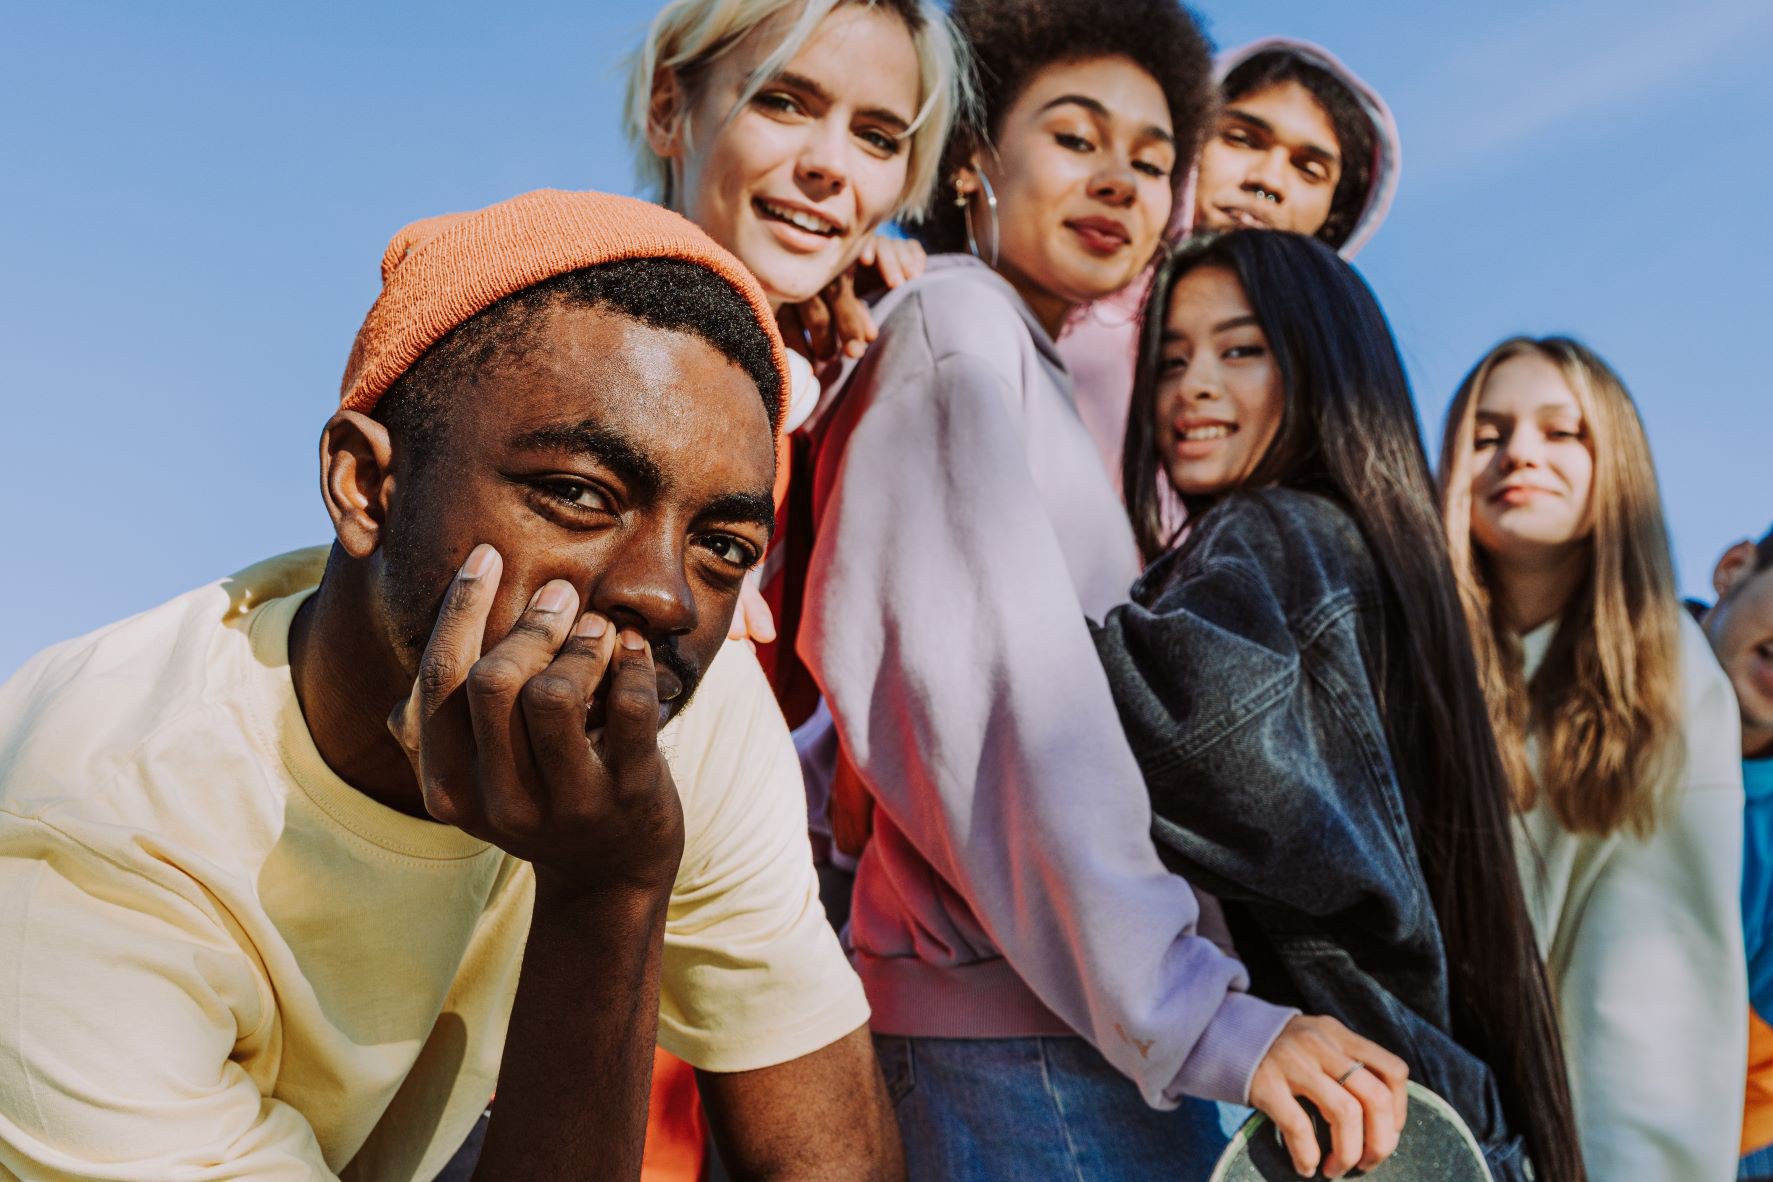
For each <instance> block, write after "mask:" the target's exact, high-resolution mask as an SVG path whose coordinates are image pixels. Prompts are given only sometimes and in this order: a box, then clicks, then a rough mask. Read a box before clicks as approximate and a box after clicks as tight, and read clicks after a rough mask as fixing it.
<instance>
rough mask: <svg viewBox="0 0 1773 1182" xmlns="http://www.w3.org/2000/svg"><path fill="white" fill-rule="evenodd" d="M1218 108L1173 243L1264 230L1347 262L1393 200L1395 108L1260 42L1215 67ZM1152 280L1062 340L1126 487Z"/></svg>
mask: <svg viewBox="0 0 1773 1182" xmlns="http://www.w3.org/2000/svg"><path fill="white" fill-rule="evenodd" d="M1213 71H1214V75H1215V77H1216V80H1217V82H1218V87H1219V96H1220V100H1221V106H1220V109H1219V113H1218V115H1217V118H1216V122H1215V124H1214V127H1213V130H1212V132H1211V133H1210V134H1209V135H1208V136H1207V139H1206V142H1205V143H1204V144H1203V145H1202V146H1201V150H1200V155H1199V157H1198V158H1197V160H1196V162H1195V166H1194V168H1193V169H1192V170H1191V171H1185V172H1179V173H1178V174H1177V175H1176V178H1175V180H1176V190H1177V192H1176V212H1175V215H1174V216H1173V217H1171V219H1170V227H1169V228H1170V233H1171V235H1172V236H1174V235H1180V234H1182V233H1184V232H1186V231H1187V230H1188V229H1189V228H1190V227H1193V228H1195V229H1203V230H1228V229H1233V228H1236V227H1238V226H1259V227H1264V228H1266V229H1271V230H1291V231H1293V232H1294V233H1297V234H1310V235H1313V236H1315V237H1316V238H1317V239H1318V240H1319V241H1321V242H1324V243H1325V244H1327V245H1329V246H1330V247H1332V248H1334V249H1335V250H1336V251H1337V252H1338V253H1339V254H1341V255H1342V257H1343V258H1345V259H1352V258H1354V256H1355V255H1356V254H1357V253H1358V252H1359V251H1360V249H1361V247H1363V246H1365V245H1366V244H1367V243H1368V242H1369V241H1370V240H1371V239H1372V237H1373V235H1374V234H1375V233H1377V232H1378V230H1379V226H1380V224H1381V223H1383V222H1384V221H1385V215H1386V213H1387V212H1389V211H1390V209H1391V202H1392V198H1393V197H1394V196H1395V195H1396V193H1397V185H1398V176H1399V173H1400V171H1401V169H1402V167H1403V148H1402V143H1401V141H1400V140H1399V138H1398V132H1397V122H1396V120H1394V119H1393V118H1392V116H1391V108H1389V107H1387V106H1386V105H1385V100H1384V99H1383V98H1381V97H1380V96H1379V93H1378V92H1377V91H1375V90H1374V89H1373V88H1372V87H1370V86H1368V85H1367V84H1366V83H1365V82H1363V81H1362V80H1361V79H1360V78H1359V77H1358V76H1356V74H1355V73H1354V71H1353V70H1350V69H1349V68H1348V67H1347V66H1345V65H1343V64H1342V63H1341V62H1340V61H1338V60H1337V59H1336V57H1335V55H1333V54H1331V53H1330V51H1329V50H1327V49H1325V48H1323V47H1322V46H1320V45H1314V44H1313V43H1311V42H1309V41H1297V40H1294V39H1292V38H1290V37H1264V38H1262V39H1261V40H1259V41H1252V42H1250V43H1249V44H1248V45H1243V46H1240V47H1238V48H1236V49H1228V50H1226V51H1224V52H1223V53H1221V54H1220V55H1219V56H1218V58H1217V60H1216V61H1215V62H1214V63H1213ZM1149 287H1150V283H1149V278H1148V277H1147V278H1145V279H1142V280H1141V281H1140V282H1137V283H1134V284H1131V285H1129V286H1128V287H1127V288H1126V289H1125V290H1124V291H1122V292H1120V293H1119V294H1117V295H1115V296H1112V297H1110V298H1108V299H1105V300H1098V301H1095V302H1094V303H1091V304H1088V305H1086V306H1084V307H1082V308H1080V309H1079V310H1078V311H1077V312H1076V313H1074V314H1073V315H1072V316H1071V318H1070V320H1069V321H1068V322H1067V324H1066V328H1065V331H1064V334H1063V335H1062V336H1061V337H1060V338H1059V353H1060V355H1061V356H1063V357H1064V358H1065V363H1066V365H1067V366H1069V367H1070V369H1071V373H1072V382H1073V384H1074V385H1075V387H1076V393H1077V410H1078V414H1080V415H1082V416H1083V421H1084V425H1085V426H1087V427H1088V428H1089V429H1090V434H1091V435H1093V436H1094V437H1095V440H1096V446H1097V447H1098V448H1099V449H1100V450H1101V452H1102V458H1103V461H1104V462H1105V463H1106V464H1107V465H1108V468H1109V470H1110V472H1111V473H1112V475H1113V477H1114V481H1115V484H1116V487H1119V484H1120V480H1121V462H1120V461H1121V444H1122V441H1123V438H1124V436H1125V435H1126V425H1127V400H1128V398H1129V397H1130V395H1131V392H1132V388H1133V365H1134V355H1135V353H1136V346H1137V343H1138V341H1137V338H1138V334H1139V309H1140V305H1141V304H1142V303H1143V301H1144V298H1145V293H1146V292H1147V290H1149Z"/></svg>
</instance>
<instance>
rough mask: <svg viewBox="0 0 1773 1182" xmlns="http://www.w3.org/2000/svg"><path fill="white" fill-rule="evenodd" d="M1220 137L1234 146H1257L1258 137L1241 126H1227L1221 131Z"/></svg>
mask: <svg viewBox="0 0 1773 1182" xmlns="http://www.w3.org/2000/svg"><path fill="white" fill-rule="evenodd" d="M1219 138H1220V139H1222V140H1224V141H1225V142H1226V143H1228V144H1230V145H1231V146H1232V147H1234V148H1253V147H1255V146H1256V137H1255V136H1253V135H1251V134H1250V133H1249V132H1247V131H1245V130H1244V129H1243V128H1241V127H1227V128H1226V129H1225V130H1224V131H1222V132H1220V133H1219Z"/></svg>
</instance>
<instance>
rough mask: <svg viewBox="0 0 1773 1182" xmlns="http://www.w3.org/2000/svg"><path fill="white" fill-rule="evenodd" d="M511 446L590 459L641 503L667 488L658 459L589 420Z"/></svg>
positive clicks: (519, 438) (536, 432)
mask: <svg viewBox="0 0 1773 1182" xmlns="http://www.w3.org/2000/svg"><path fill="white" fill-rule="evenodd" d="M511 446H512V447H514V448H519V449H522V450H525V451H562V452H570V453H572V454H573V455H583V456H590V457H591V458H592V459H594V460H596V461H597V462H598V463H600V464H602V465H603V466H604V467H606V468H608V469H609V470H610V471H612V472H614V473H615V474H616V476H617V477H618V478H620V479H621V481H622V483H623V484H626V485H627V486H628V488H629V490H630V491H631V492H632V493H633V494H634V495H635V496H637V497H640V498H641V499H651V498H653V497H656V496H658V494H659V492H660V490H661V489H663V488H664V487H665V484H666V480H665V474H664V472H662V471H660V469H659V465H658V463H657V462H656V461H654V459H653V458H652V457H651V456H649V455H647V454H646V452H645V451H644V450H643V449H642V448H641V447H640V446H639V445H637V444H636V443H635V442H634V441H633V440H631V439H629V438H628V437H627V436H626V435H623V434H622V433H621V432H620V431H616V430H613V429H611V428H610V427H608V426H605V425H604V424H602V423H599V422H596V421H594V420H591V419H585V420H583V421H581V422H577V423H549V424H547V425H546V426H542V427H536V428H534V429H532V430H529V431H525V432H523V433H521V434H519V435H516V436H513V437H512V439H511Z"/></svg>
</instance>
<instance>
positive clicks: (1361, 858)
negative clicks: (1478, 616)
mask: <svg viewBox="0 0 1773 1182" xmlns="http://www.w3.org/2000/svg"><path fill="white" fill-rule="evenodd" d="M1132 600H1133V602H1132V603H1129V604H1125V605H1122V606H1121V607H1117V608H1115V609H1114V611H1112V612H1111V613H1110V614H1109V616H1108V618H1107V620H1106V621H1105V622H1104V624H1103V625H1102V626H1101V627H1099V628H1096V629H1094V632H1095V637H1096V646H1097V650H1098V652H1099V653H1100V655H1101V658H1102V663H1103V665H1104V666H1105V667H1106V669H1107V671H1108V679H1109V683H1110V685H1111V686H1112V688H1113V691H1114V697H1115V702H1116V704H1117V705H1118V707H1119V708H1120V716H1121V721H1122V724H1123V725H1124V727H1125V729H1126V733H1127V738H1128V740H1129V742H1130V744H1131V746H1132V749H1133V753H1134V755H1135V756H1136V757H1137V759H1138V761H1139V765H1140V768H1141V770H1142V771H1143V772H1144V775H1145V782H1146V787H1147V788H1148V789H1149V791H1150V794H1151V806H1152V813H1153V827H1154V836H1155V838H1156V841H1157V846H1158V850H1159V853H1160V854H1161V855H1162V856H1163V858H1164V861H1165V862H1166V863H1167V864H1168V865H1169V867H1170V868H1171V869H1172V870H1174V871H1175V872H1176V873H1178V874H1181V875H1182V876H1184V877H1185V878H1187V879H1188V881H1189V882H1190V883H1191V884H1192V885H1194V886H1196V887H1198V888H1200V889H1203V890H1206V891H1210V892H1212V893H1213V894H1215V895H1217V896H1218V897H1219V898H1220V899H1221V900H1222V901H1223V903H1224V906H1225V913H1226V919H1227V921H1228V922H1229V924H1230V928H1231V933H1232V939H1233V941H1234V943H1235V944H1236V947H1237V952H1238V955H1239V956H1240V957H1241V958H1242V959H1243V960H1244V962H1245V963H1246V964H1247V965H1248V966H1249V970H1250V976H1251V992H1252V993H1254V994H1256V995H1257V996H1259V997H1262V998H1264V999H1265V1000H1268V1001H1273V1002H1277V1003H1280V1004H1284V1005H1293V1006H1298V1007H1299V1008H1300V1009H1302V1010H1305V1011H1307V1012H1309V1013H1320V1014H1327V1015H1330V1016H1332V1017H1334V1018H1337V1019H1339V1020H1340V1021H1341V1022H1343V1023H1344V1024H1345V1025H1347V1026H1348V1027H1349V1028H1350V1029H1352V1030H1354V1031H1355V1032H1357V1033H1359V1034H1361V1035H1364V1036H1365V1037H1367V1038H1370V1039H1372V1040H1373V1041H1375V1042H1377V1043H1379V1044H1380V1045H1382V1046H1384V1047H1386V1048H1388V1049H1390V1050H1391V1051H1393V1052H1395V1053H1396V1054H1398V1055H1399V1056H1401V1057H1402V1058H1403V1059H1404V1060H1405V1061H1406V1062H1407V1063H1408V1064H1409V1067H1410V1075H1411V1078H1412V1079H1414V1080H1416V1081H1417V1082H1419V1083H1421V1084H1423V1085H1425V1086H1427V1087H1429V1088H1431V1089H1433V1090H1434V1091H1435V1092H1437V1093H1439V1094H1440V1095H1441V1096H1443V1097H1444V1098H1445V1099H1446V1100H1447V1101H1448V1102H1449V1103H1450V1104H1452V1105H1453V1107H1454V1108H1456V1109H1457V1110H1458V1111H1459V1113H1460V1115H1461V1116H1463V1117H1464V1118H1465V1121H1466V1123H1467V1124H1469V1125H1470V1126H1471V1129H1472V1132H1473V1134H1474V1135H1475V1136H1476V1137H1477V1139H1478V1141H1479V1142H1480V1144H1482V1145H1483V1146H1484V1150H1485V1155H1486V1156H1487V1157H1488V1158H1489V1159H1490V1167H1491V1170H1492V1171H1493V1172H1494V1173H1495V1175H1496V1177H1497V1178H1498V1179H1508V1178H1519V1177H1525V1176H1526V1175H1525V1173H1524V1167H1523V1162H1524V1158H1525V1152H1524V1148H1523V1144H1522V1142H1521V1140H1520V1138H1519V1137H1517V1136H1515V1135H1513V1134H1511V1133H1510V1131H1509V1130H1508V1128H1507V1126H1506V1124H1505V1121H1504V1119H1503V1115H1502V1107H1501V1102H1500V1099H1499V1096H1498V1093H1497V1088H1496V1081H1495V1078H1494V1077H1493V1075H1492V1074H1491V1072H1490V1069H1489V1068H1488V1066H1486V1065H1485V1064H1484V1063H1483V1062H1481V1061H1479V1060H1478V1059H1477V1058H1476V1057H1474V1056H1473V1055H1472V1054H1471V1053H1470V1052H1468V1051H1466V1050H1465V1049H1464V1048H1463V1047H1461V1046H1460V1045H1459V1044H1458V1043H1457V1042H1455V1041H1454V1040H1453V1038H1452V1037H1451V1035H1450V1034H1449V1029H1450V1026H1451V1019H1450V1015H1449V1008H1448V997H1447V991H1448V980H1447V963H1446V954H1445V951H1444V948H1443V946H1442V943H1441V934H1440V926H1439V923H1438V922H1437V920H1436V918H1435V913H1434V909H1433V907H1432V905H1431V902H1430V899H1429V894H1428V885H1427V883H1426V881H1425V880H1424V878H1423V874H1422V869H1421V866H1420V864H1419V863H1418V861H1417V857H1416V846H1415V841H1414V839H1413V837H1412V835H1411V831H1410V826H1409V822H1408V819H1407V817H1406V813H1405V800H1404V794H1403V791H1402V789H1401V787H1400V786H1399V784H1398V780H1397V775H1396V772H1395V770H1394V768H1393V764H1392V757H1391V751H1390V747H1389V744H1388V742H1387V739H1386V734H1385V729H1384V726H1383V723H1382V714H1381V706H1380V695H1379V691H1378V686H1377V679H1378V677H1379V675H1380V670H1381V669H1382V667H1383V666H1382V652H1383V644H1384V613H1385V611H1386V610H1387V609H1388V606H1389V605H1388V604H1387V593H1386V592H1385V591H1384V590H1383V589H1382V586H1381V583H1380V579H1379V575H1378V571H1377V569H1376V567H1375V566H1374V563H1373V559H1372V555H1371V554H1370V552H1369V551H1368V549H1367V545H1366V542H1365V540H1364V539H1363V538H1362V536H1361V532H1360V529H1359V528H1358V526H1357V525H1356V524H1355V522H1354V519H1353V518H1352V517H1351V516H1350V515H1349V514H1348V512H1347V511H1346V510H1344V509H1343V508H1342V507H1341V506H1340V505H1338V504H1337V503H1336V502H1334V501H1332V500H1330V499H1328V498H1326V497H1323V496H1319V495H1316V494H1313V493H1306V492H1298V491H1292V490H1264V491H1258V492H1240V493H1235V494H1232V495H1230V496H1228V497H1226V498H1225V499H1224V500H1223V501H1221V502H1220V503H1218V504H1216V505H1215V506H1214V507H1213V508H1212V509H1211V510H1209V511H1208V512H1207V513H1206V514H1204V515H1203V516H1202V517H1201V519H1200V520H1199V522H1198V523H1197V524H1196V526H1195V527H1194V530H1193V532H1192V534H1191V535H1190V537H1189V538H1188V540H1187V541H1186V542H1185V543H1183V544H1182V545H1181V546H1179V547H1177V548H1176V549H1174V550H1172V551H1171V552H1170V553H1168V554H1166V555H1164V556H1163V557H1162V558H1160V559H1159V560H1158V561H1157V562H1155V563H1154V564H1152V566H1151V567H1150V568H1149V569H1148V570H1147V571H1146V572H1145V574H1144V576H1143V577H1142V578H1141V579H1140V580H1139V581H1138V582H1137V583H1136V584H1135V585H1134V587H1133V591H1132ZM1399 721H1400V724H1401V725H1408V720H1399ZM1424 790H1427V791H1432V790H1433V789H1432V786H1424Z"/></svg>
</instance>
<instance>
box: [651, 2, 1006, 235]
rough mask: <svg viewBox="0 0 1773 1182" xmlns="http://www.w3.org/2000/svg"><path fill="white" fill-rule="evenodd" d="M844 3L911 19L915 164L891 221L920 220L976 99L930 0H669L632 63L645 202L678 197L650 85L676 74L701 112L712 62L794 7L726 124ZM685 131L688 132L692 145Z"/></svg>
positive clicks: (953, 39)
mask: <svg viewBox="0 0 1773 1182" xmlns="http://www.w3.org/2000/svg"><path fill="white" fill-rule="evenodd" d="M845 4H862V5H865V6H867V7H870V8H880V9H884V10H885V11H887V12H891V13H893V14H894V15H896V16H898V17H899V18H900V19H902V20H903V21H904V22H905V27H906V29H907V30H908V31H909V32H910V34H911V41H912V45H913V46H914V47H915V50H916V53H917V65H918V85H919V90H920V91H921V92H922V93H921V95H920V104H921V105H920V107H919V109H918V112H917V116H916V118H915V119H913V120H912V123H911V130H910V132H908V133H907V134H908V138H909V140H910V159H909V162H908V168H907V171H906V177H905V191H904V193H902V194H901V195H900V199H899V204H898V207H897V208H895V209H894V210H893V213H892V217H893V218H894V219H905V220H908V221H920V220H922V218H923V216H924V214H925V213H926V212H928V210H929V204H930V199H931V196H932V195H933V194H934V192H935V189H936V179H937V169H938V168H939V167H940V166H941V163H942V146H943V143H944V142H945V141H946V140H947V138H948V132H949V129H950V127H952V126H953V123H954V119H955V116H956V114H957V113H958V112H959V111H960V110H961V108H962V107H963V106H965V105H966V104H968V103H969V102H970V101H971V85H970V81H969V79H970V74H969V73H968V70H967V67H966V56H965V55H966V50H965V48H964V47H963V46H962V44H961V41H960V38H959V37H957V36H956V35H955V33H954V29H953V26H952V25H950V24H949V21H948V17H947V15H946V14H945V13H944V12H943V11H942V10H941V9H939V8H937V7H935V6H934V5H933V4H931V3H930V2H929V0H670V3H668V4H666V5H665V7H664V9H663V10H662V11H660V13H659V15H658V16H657V17H655V18H653V23H652V27H651V28H650V29H649V30H648V31H647V35H646V40H645V41H644V42H643V43H642V44H641V46H640V48H639V49H638V50H636V51H635V52H634V53H633V54H632V55H630V56H629V58H628V62H627V67H628V93H627V98H626V101H625V103H624V106H623V118H622V124H623V130H624V131H626V133H627V135H628V140H629V143H630V144H631V145H632V146H633V149H634V155H635V164H636V168H637V170H638V172H639V174H640V180H641V184H642V187H643V188H644V190H645V191H646V193H647V195H648V196H650V197H653V198H654V199H656V200H658V201H661V202H663V203H664V204H666V205H675V204H677V203H678V202H679V201H680V200H681V195H680V194H675V193H673V192H671V167H670V162H669V161H667V160H664V159H662V158H660V157H659V156H656V155H654V154H653V151H652V149H651V148H650V147H649V146H648V145H647V130H648V123H649V118H650V116H649V108H650V106H651V101H652V91H653V79H654V78H655V77H656V76H657V74H658V72H659V71H660V70H672V71H675V72H676V74H677V78H678V84H679V85H680V86H681V87H682V88H683V90H684V100H685V101H684V103H683V105H682V109H684V110H688V109H689V108H691V107H693V106H694V105H695V100H696V98H697V93H696V87H697V85H698V83H699V82H700V81H701V79H702V78H703V77H704V76H705V75H706V72H707V67H708V66H709V65H711V64H712V63H714V62H716V61H718V60H720V58H721V57H723V56H724V55H726V54H727V53H729V52H731V51H732V49H733V48H734V47H736V46H737V45H738V44H739V43H740V42H741V41H743V40H744V39H745V38H746V37H747V36H749V35H750V34H751V33H752V32H753V31H754V30H755V29H757V27H758V26H760V25H762V24H764V23H765V22H766V21H769V20H771V19H773V18H775V17H777V16H778V15H780V14H783V13H792V12H795V11H796V10H798V12H799V15H798V16H797V17H796V18H795V20H794V23H793V24H792V25H791V26H790V27H789V30H788V33H787V35H786V36H785V37H783V38H782V43H781V44H780V45H778V46H776V48H775V49H774V50H773V51H772V52H771V53H770V54H769V55H768V56H767V57H765V58H764V59H763V61H762V63H760V64H759V66H758V68H757V71H756V72H755V73H754V74H753V75H752V77H751V78H750V79H748V80H747V82H746V84H745V89H744V90H743V91H742V92H741V93H740V95H739V101H738V102H737V103H735V104H734V107H733V112H729V113H728V118H730V117H731V115H732V113H734V112H737V111H738V109H739V108H741V107H743V106H744V105H745V104H746V103H748V102H750V101H751V99H752V98H753V97H755V96H756V94H757V92H758V91H759V90H760V89H762V87H763V86H764V85H765V84H767V83H768V82H769V80H770V79H771V78H773V77H775V76H776V75H777V74H779V73H780V72H781V71H782V70H783V69H785V68H786V67H787V65H788V63H789V62H790V61H791V60H793V58H794V55H795V54H797V53H799V52H800V49H801V47H802V46H803V45H805V44H806V42H807V39H808V38H809V37H811V36H812V35H813V32H814V30H816V29H817V28H818V27H819V22H820V21H823V20H824V19H825V18H826V17H827V16H829V15H830V14H831V13H832V12H833V11H834V10H835V9H837V8H839V7H842V6H843V5H845ZM689 130H690V129H689V128H685V129H684V133H685V134H684V139H685V142H686V143H687V142H688V141H689Z"/></svg>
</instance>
